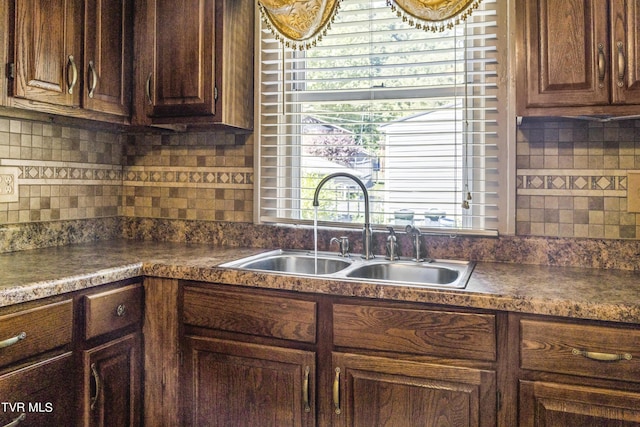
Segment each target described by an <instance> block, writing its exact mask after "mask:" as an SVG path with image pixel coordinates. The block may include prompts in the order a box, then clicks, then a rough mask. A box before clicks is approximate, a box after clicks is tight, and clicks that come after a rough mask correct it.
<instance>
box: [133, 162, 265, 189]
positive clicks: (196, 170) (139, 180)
mask: <svg viewBox="0 0 640 427" xmlns="http://www.w3.org/2000/svg"><path fill="white" fill-rule="evenodd" d="M123 183H124V185H125V186H127V185H130V186H162V187H199V188H238V189H251V188H253V169H252V168H203V167H168V166H167V167H163V166H129V167H125V169H124V172H123Z"/></svg>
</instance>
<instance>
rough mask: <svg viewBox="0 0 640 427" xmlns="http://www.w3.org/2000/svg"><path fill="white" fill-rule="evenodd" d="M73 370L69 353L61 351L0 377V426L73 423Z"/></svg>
mask: <svg viewBox="0 0 640 427" xmlns="http://www.w3.org/2000/svg"><path fill="white" fill-rule="evenodd" d="M73 373H74V358H73V355H72V353H65V354H62V355H60V356H56V357H53V358H50V359H47V360H45V361H43V362H39V363H36V364H33V365H29V366H27V367H26V368H22V369H19V370H17V371H13V372H9V373H8V374H4V375H2V376H0V396H1V399H2V405H1V406H0V425H3V426H4V425H16V426H17V425H20V426H22V425H24V426H72V425H75V424H76V422H75V420H74V419H75V418H76V417H74V414H75V413H76V412H75V409H74V408H75V407H76V405H75V396H74V393H75V391H74V390H75V387H74V382H75V381H74V380H75V377H74V374H73ZM18 420H20V422H18ZM14 421H15V422H16V423H15V424H11V422H14Z"/></svg>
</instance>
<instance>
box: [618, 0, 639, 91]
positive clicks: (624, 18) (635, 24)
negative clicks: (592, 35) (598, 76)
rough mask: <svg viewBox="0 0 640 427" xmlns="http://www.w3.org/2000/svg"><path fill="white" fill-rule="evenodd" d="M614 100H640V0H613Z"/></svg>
mask: <svg viewBox="0 0 640 427" xmlns="http://www.w3.org/2000/svg"><path fill="white" fill-rule="evenodd" d="M611 56H612V60H611V63H612V69H613V70H612V88H613V103H615V104H640V0H611Z"/></svg>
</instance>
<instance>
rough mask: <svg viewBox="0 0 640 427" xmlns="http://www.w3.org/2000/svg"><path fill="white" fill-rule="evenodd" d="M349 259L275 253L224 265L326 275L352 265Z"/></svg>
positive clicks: (312, 254) (323, 255) (322, 254)
mask: <svg viewBox="0 0 640 427" xmlns="http://www.w3.org/2000/svg"><path fill="white" fill-rule="evenodd" d="M351 263H352V261H351V259H349V258H341V257H339V256H337V255H333V254H327V253H324V252H322V253H318V257H317V261H316V257H315V255H314V253H312V252H299V251H275V252H268V253H266V254H261V255H257V256H255V257H250V258H245V259H243V260H240V261H236V262H231V263H227V264H224V265H222V267H233V268H240V269H247V270H262V271H274V272H279V273H289V274H304V275H308V274H313V275H316V274H318V275H326V274H333V273H336V272H338V271H340V270H343V269H345V268H347V267H349V266H350V265H351Z"/></svg>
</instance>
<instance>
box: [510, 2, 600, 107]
mask: <svg viewBox="0 0 640 427" xmlns="http://www.w3.org/2000/svg"><path fill="white" fill-rule="evenodd" d="M607 5H608V2H606V1H604V0H571V1H567V0H519V2H518V6H517V7H518V14H519V19H521V21H520V22H523V23H524V27H525V29H524V30H523V33H522V34H521V35H520V37H523V38H524V40H523V42H522V43H519V46H520V48H521V50H520V51H519V52H518V54H517V55H518V61H519V64H520V65H519V69H518V75H519V83H518V84H519V94H518V98H519V99H518V103H519V110H520V111H522V110H523V109H524V108H527V107H554V106H555V107H559V106H589V105H606V104H608V103H609V93H610V91H609V88H610V81H611V72H610V69H609V58H610V56H611V52H609V37H608V29H607V25H608V24H607V22H608V16H607ZM523 77H524V78H523Z"/></svg>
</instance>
